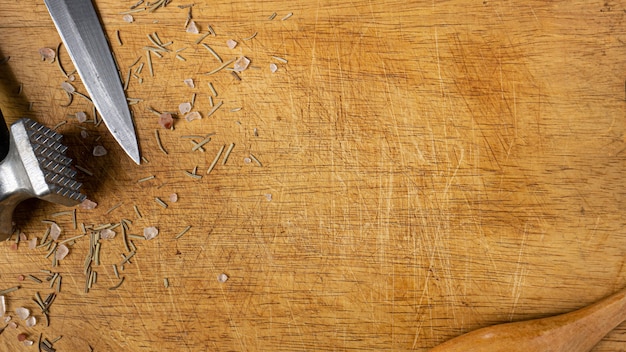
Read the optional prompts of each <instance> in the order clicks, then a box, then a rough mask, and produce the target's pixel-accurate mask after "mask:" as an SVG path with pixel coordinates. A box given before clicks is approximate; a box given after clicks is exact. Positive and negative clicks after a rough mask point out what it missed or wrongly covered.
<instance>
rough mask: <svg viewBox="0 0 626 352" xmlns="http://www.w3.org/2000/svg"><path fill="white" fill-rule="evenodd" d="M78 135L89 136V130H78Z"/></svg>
mask: <svg viewBox="0 0 626 352" xmlns="http://www.w3.org/2000/svg"><path fill="white" fill-rule="evenodd" d="M80 136H81V137H82V138H87V137H89V132H87V131H85V130H80Z"/></svg>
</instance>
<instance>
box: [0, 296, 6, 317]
mask: <svg viewBox="0 0 626 352" xmlns="http://www.w3.org/2000/svg"><path fill="white" fill-rule="evenodd" d="M6 313H7V304H6V300H5V298H4V296H0V317H2V316H4V315H5V314H6Z"/></svg>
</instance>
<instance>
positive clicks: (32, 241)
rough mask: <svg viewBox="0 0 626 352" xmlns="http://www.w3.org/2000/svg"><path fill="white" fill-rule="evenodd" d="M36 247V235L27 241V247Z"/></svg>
mask: <svg viewBox="0 0 626 352" xmlns="http://www.w3.org/2000/svg"><path fill="white" fill-rule="evenodd" d="M35 248H37V237H33V238H32V239H31V240H30V241H28V249H35Z"/></svg>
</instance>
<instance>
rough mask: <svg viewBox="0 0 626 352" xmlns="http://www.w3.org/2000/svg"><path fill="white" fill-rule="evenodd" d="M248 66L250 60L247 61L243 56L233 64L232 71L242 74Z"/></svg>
mask: <svg viewBox="0 0 626 352" xmlns="http://www.w3.org/2000/svg"><path fill="white" fill-rule="evenodd" d="M249 65H250V59H248V58H247V57H245V56H242V57H240V58H238V59H237V61H235V64H234V65H233V69H234V70H235V72H243V71H245V69H247V68H248V66H249Z"/></svg>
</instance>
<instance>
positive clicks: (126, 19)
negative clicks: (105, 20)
mask: <svg viewBox="0 0 626 352" xmlns="http://www.w3.org/2000/svg"><path fill="white" fill-rule="evenodd" d="M122 19H123V20H124V21H125V22H128V23H133V21H134V20H135V18H134V17H133V16H132V15H129V14H126V15H124V17H122Z"/></svg>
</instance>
